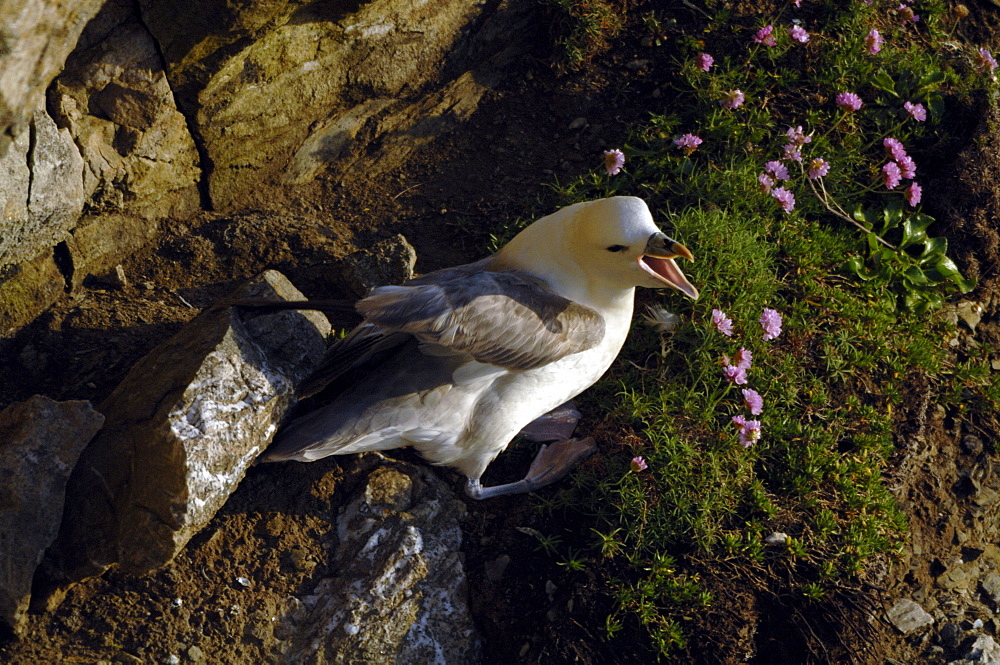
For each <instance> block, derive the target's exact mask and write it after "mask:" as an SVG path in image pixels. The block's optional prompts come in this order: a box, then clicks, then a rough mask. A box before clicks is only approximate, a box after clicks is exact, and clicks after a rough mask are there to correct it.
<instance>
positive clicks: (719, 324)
mask: <svg viewBox="0 0 1000 665" xmlns="http://www.w3.org/2000/svg"><path fill="white" fill-rule="evenodd" d="M712 324H713V325H714V326H715V329H716V330H718V331H719V332H720V333H722V334H723V335H725V336H726V337H732V336H733V320H732V319H730V318H729V317H728V316H726V313H725V312H723V311H722V310H721V309H713V310H712Z"/></svg>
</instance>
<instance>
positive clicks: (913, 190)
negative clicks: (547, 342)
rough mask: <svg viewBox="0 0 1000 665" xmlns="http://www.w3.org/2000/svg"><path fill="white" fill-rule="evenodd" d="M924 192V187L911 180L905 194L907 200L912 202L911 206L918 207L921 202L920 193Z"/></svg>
mask: <svg viewBox="0 0 1000 665" xmlns="http://www.w3.org/2000/svg"><path fill="white" fill-rule="evenodd" d="M922 193H923V189H921V187H920V185H918V184H917V183H915V182H911V183H910V186H909V187H907V188H906V191H905V192H904V196H906V202H907V203H909V204H910V207H911V208H916V207H917V204H918V203H920V195H921V194H922Z"/></svg>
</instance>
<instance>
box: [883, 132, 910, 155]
mask: <svg viewBox="0 0 1000 665" xmlns="http://www.w3.org/2000/svg"><path fill="white" fill-rule="evenodd" d="M882 145H884V146H885V150H886V154H888V155H891V156H892V158H893V159H895V160H897V161H898V160H900V159H902V158H904V157H906V148H904V147H903V144H902V143H900V142H899V140H898V139H894V138H892V137H888V138H884V139H882Z"/></svg>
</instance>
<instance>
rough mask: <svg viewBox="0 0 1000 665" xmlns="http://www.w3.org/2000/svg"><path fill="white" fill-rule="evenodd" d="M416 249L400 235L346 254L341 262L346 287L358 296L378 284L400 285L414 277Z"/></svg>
mask: <svg viewBox="0 0 1000 665" xmlns="http://www.w3.org/2000/svg"><path fill="white" fill-rule="evenodd" d="M416 263H417V251H416V250H415V249H413V246H412V245H410V243H408V242H407V241H406V238H404V237H403V236H402V235H400V234H396V235H395V236H393V237H392V238H388V239H386V240H383V241H382V242H380V243H377V244H376V245H375V246H373V247H370V248H368V249H362V250H359V251H357V252H354V253H352V254H348V255H347V256H346V257H344V259H343V262H342V263H341V271H342V275H343V279H344V281H345V282H346V284H347V287H348V288H349V289H350V290H351V291H352V292H353V293H354V295H356V296H358V297H359V298H360V297H362V296H365V295H367V294H368V292H369V291H371V290H372V289H374V288H375V287H376V286H385V285H387V284H401V283H402V282H405V281H406V280H408V279H410V278H411V277H413V267H414V266H415V265H416Z"/></svg>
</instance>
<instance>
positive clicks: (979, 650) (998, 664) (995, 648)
mask: <svg viewBox="0 0 1000 665" xmlns="http://www.w3.org/2000/svg"><path fill="white" fill-rule="evenodd" d="M963 651H965V653H964V654H963V655H962V658H960V659H959V660H953V661H951V662H949V663H948V665H1000V644H997V642H996V640H994V639H993V638H992V637H991V636H989V635H980V636H978V637H977V638H976V639H975V641H974V642H973V643H972V644H970V645H969V646H968V647H965V648H964V649H963Z"/></svg>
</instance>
